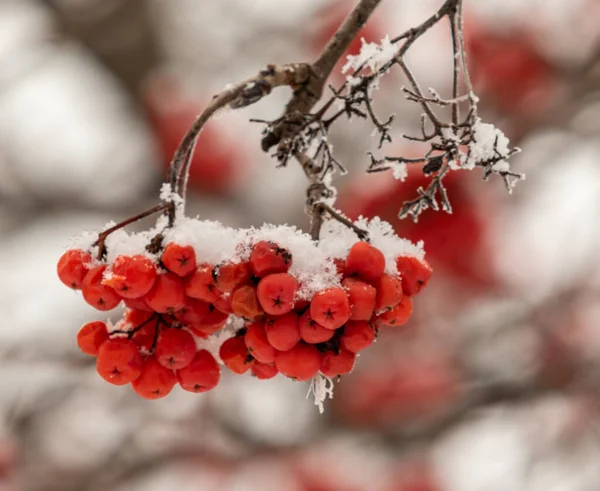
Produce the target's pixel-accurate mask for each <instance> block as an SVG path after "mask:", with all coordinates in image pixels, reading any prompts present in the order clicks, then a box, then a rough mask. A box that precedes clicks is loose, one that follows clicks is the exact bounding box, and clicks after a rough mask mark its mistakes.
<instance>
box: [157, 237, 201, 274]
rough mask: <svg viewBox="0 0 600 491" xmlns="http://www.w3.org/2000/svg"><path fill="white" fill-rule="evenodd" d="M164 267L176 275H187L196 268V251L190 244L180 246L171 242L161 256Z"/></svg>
mask: <svg viewBox="0 0 600 491" xmlns="http://www.w3.org/2000/svg"><path fill="white" fill-rule="evenodd" d="M161 262H162V264H163V266H164V267H165V268H167V269H168V270H169V271H171V273H175V274H176V275H177V276H181V277H183V276H187V275H189V274H192V273H193V272H194V271H195V270H196V251H195V250H194V248H193V247H192V246H189V245H187V246H182V245H179V244H177V243H175V242H171V243H170V244H168V245H167V247H165V250H164V251H163V253H162V256H161Z"/></svg>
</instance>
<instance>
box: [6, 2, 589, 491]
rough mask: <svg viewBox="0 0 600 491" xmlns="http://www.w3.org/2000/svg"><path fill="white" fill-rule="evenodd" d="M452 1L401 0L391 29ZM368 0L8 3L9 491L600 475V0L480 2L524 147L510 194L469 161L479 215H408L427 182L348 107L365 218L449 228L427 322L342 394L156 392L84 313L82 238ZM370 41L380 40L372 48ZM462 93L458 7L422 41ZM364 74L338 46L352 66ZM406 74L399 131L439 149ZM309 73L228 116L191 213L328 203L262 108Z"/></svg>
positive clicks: (288, 213)
mask: <svg viewBox="0 0 600 491" xmlns="http://www.w3.org/2000/svg"><path fill="white" fill-rule="evenodd" d="M441 3H442V2H441V0H430V1H415V0H393V1H389V2H383V4H382V6H381V7H380V10H379V11H378V12H377V14H376V15H374V16H373V17H372V19H371V20H370V21H369V23H368V25H367V26H366V27H365V28H364V30H363V31H362V32H361V36H363V37H364V38H365V39H366V40H367V41H375V42H379V41H380V40H381V39H382V38H383V37H384V36H385V35H386V34H388V33H389V34H390V36H391V37H393V36H394V35H397V34H399V33H401V32H402V31H403V30H404V29H406V28H409V27H411V26H413V25H416V24H417V23H419V22H420V21H421V20H423V19H424V18H425V17H426V16H428V15H430V14H431V13H433V12H434V11H435V10H436V9H437V8H438V7H439V5H441ZM354 4H355V1H353V0H284V1H282V0H279V1H277V0H254V1H252V2H249V1H247V0H45V1H42V0H0V263H1V265H2V266H1V268H0V273H1V277H2V281H1V283H0V305H1V307H2V310H1V311H2V314H3V315H2V322H1V324H0V490H1V491H37V490H44V491H54V490H56V491H88V490H89V491H95V490H103V491H107V490H111V491H112V490H115V491H122V490H144V491H162V490H165V491H168V490H173V489H177V490H178V491H188V490H190V491H192V490H198V491H259V490H260V491H265V490H266V491H276V490H277V491H279V490H284V491H288V490H289V491H363V490H364V491H496V490H497V491H506V490H511V491H521V490H523V491H597V490H598V489H600V466H599V465H598V462H599V459H600V433H599V430H600V426H599V423H600V261H599V259H598V256H599V253H600V1H598V0H570V1H568V2H567V1H564V0H485V1H480V0H465V2H464V4H465V23H466V38H467V50H468V59H469V61H470V68H471V74H472V77H473V80H474V82H475V87H476V91H477V93H478V95H479V96H480V98H481V104H480V112H481V115H482V117H483V118H484V120H485V121H486V122H491V123H494V124H495V125H496V126H498V127H499V128H501V129H502V130H503V131H504V132H505V133H506V134H507V135H508V136H509V137H510V139H511V141H512V143H513V144H514V145H516V146H519V147H521V148H522V149H523V152H522V153H521V154H520V155H518V156H517V157H516V158H515V159H514V161H513V164H512V165H513V168H514V169H515V170H516V171H518V172H525V173H526V174H527V180H526V181H525V182H522V183H519V184H518V185H517V188H516V190H515V193H514V194H513V195H512V196H508V195H507V193H506V191H505V190H504V187H503V185H502V182H501V180H500V179H498V180H494V179H492V180H490V182H483V181H482V180H481V175H480V174H479V173H478V171H477V170H476V171H474V172H460V173H454V174H452V175H451V176H450V177H449V178H448V179H447V186H448V191H449V197H450V201H451V202H452V205H453V207H454V214H452V215H446V214H443V213H436V212H433V211H431V210H428V211H426V212H425V214H424V215H422V216H421V219H420V220H419V222H418V223H417V224H414V223H412V222H410V221H408V220H404V221H398V220H397V219H396V218H395V214H396V212H397V211H398V209H399V208H400V205H401V203H402V201H403V200H405V199H409V198H412V197H414V196H415V192H416V188H417V187H418V186H419V185H422V184H424V182H425V181H424V179H423V178H422V177H421V176H422V174H421V172H420V170H419V169H417V168H414V169H412V170H411V172H410V173H409V177H408V179H407V181H406V182H404V183H402V182H400V181H395V180H394V179H393V178H392V176H391V175H387V174H379V175H366V174H365V173H364V169H366V167H367V165H368V157H366V155H365V152H366V151H368V150H373V149H374V148H375V147H376V144H377V141H376V139H375V138H372V137H371V136H370V135H371V131H372V128H370V127H369V126H368V125H366V124H364V123H362V122H361V121H358V120H353V121H352V122H349V123H348V122H345V121H343V122H340V124H338V126H335V127H334V128H333V132H332V142H333V144H334V147H335V151H336V153H337V155H338V157H339V158H340V160H341V161H342V162H344V164H346V165H347V166H348V167H349V168H350V169H351V170H352V172H350V173H349V175H348V176H344V177H343V178H340V179H339V180H338V181H337V186H338V190H339V201H338V205H339V206H340V208H341V209H342V210H344V211H345V212H346V213H347V214H349V215H350V216H352V217H358V215H361V214H362V215H368V216H375V215H379V216H381V217H383V218H384V219H387V220H389V221H391V222H392V223H393V224H394V226H395V227H396V229H397V231H398V233H399V234H401V235H402V236H405V237H408V238H410V239H411V240H424V241H425V250H426V251H427V258H428V259H429V260H430V262H431V263H432V265H433V267H434V269H435V274H434V277H433V279H432V281H431V283H430V286H429V287H428V289H427V290H426V291H425V292H424V293H423V294H422V295H421V296H420V297H419V298H418V301H417V302H416V303H415V313H414V315H413V317H412V318H411V320H410V321H409V323H408V324H407V325H406V326H404V327H402V328H398V329H395V330H394V329H389V330H387V331H383V332H381V334H380V337H379V342H377V343H376V344H375V345H374V346H373V347H371V348H370V349H369V350H367V351H366V352H365V353H364V354H363V355H362V356H361V357H360V359H359V361H358V363H357V367H356V368H355V370H354V372H353V373H352V374H351V375H349V376H346V377H344V378H343V379H342V380H341V382H340V383H338V384H336V393H335V398H334V400H333V401H328V402H327V404H326V411H325V414H323V415H320V414H319V413H318V411H317V409H316V408H315V407H314V406H313V405H312V402H311V401H307V400H305V396H306V393H307V390H308V386H307V385H306V384H301V383H294V382H291V381H289V380H285V379H283V378H279V377H278V378H276V379H273V380H270V381H259V380H256V379H253V378H251V377H239V376H231V377H228V376H227V375H228V374H224V377H223V381H222V382H221V384H220V385H219V387H217V389H216V390H214V391H212V392H211V393H209V394H205V395H195V394H189V393H184V392H183V391H181V390H177V389H176V390H174V391H173V392H172V393H171V395H170V396H169V397H167V398H166V399H164V400H160V401H145V400H141V399H139V398H138V397H137V396H135V395H134V394H133V392H132V391H131V390H130V389H129V388H127V387H121V388H117V387H112V386H109V385H108V384H106V383H105V382H103V381H102V380H101V379H100V378H99V377H98V376H97V375H96V373H95V370H94V364H93V363H94V360H93V359H92V358H88V357H85V355H82V354H80V353H79V352H78V350H77V347H76V343H75V334H76V332H77V330H78V329H79V327H80V326H81V324H82V323H84V322H86V321H88V320H92V319H95V318H97V317H98V314H97V313H95V312H94V311H93V310H92V309H91V307H87V306H86V304H85V303H84V302H82V301H81V298H80V297H79V295H78V294H77V293H74V292H70V291H68V290H67V289H66V288H64V287H63V286H62V284H60V282H59V281H58V279H57V278H56V272H55V267H56V261H57V259H58V257H59V256H60V254H61V253H62V251H63V250H64V247H65V246H66V244H67V241H68V239H69V237H70V236H72V235H74V234H78V233H80V232H81V231H83V230H95V229H98V228H99V227H101V226H102V225H103V224H104V223H106V222H107V221H109V220H117V221H118V220H119V219H122V218H125V217H128V216H130V215H132V214H135V213H137V212H139V211H142V210H144V209H146V208H148V207H149V206H152V205H153V204H155V203H156V201H157V193H158V189H159V187H160V183H161V180H162V178H163V176H164V172H165V169H166V166H167V164H168V161H169V159H170V157H171V155H172V153H173V152H174V150H175V148H176V146H177V144H178V142H179V139H180V138H181V136H182V135H183V133H184V132H185V131H186V129H187V126H188V125H189V124H190V122H191V121H192V120H193V118H194V116H195V115H196V114H197V113H198V112H199V111H200V110H201V109H202V108H203V105H204V104H205V103H206V101H207V100H209V99H210V97H211V96H212V95H213V94H214V93H215V92H216V91H218V90H220V89H221V88H223V87H224V86H225V85H226V84H227V83H233V82H236V81H239V80H241V79H243V78H246V77H248V76H252V75H254V74H255V73H256V72H257V70H259V69H260V68H262V67H264V66H265V65H266V64H267V63H286V62H294V61H304V60H310V59H312V58H314V57H315V56H316V55H317V53H318V52H319V50H320V49H321V48H322V47H323V45H324V44H325V43H326V41H327V39H328V38H329V36H330V35H331V34H332V33H333V32H334V30H335V29H336V27H337V26H338V25H339V24H340V23H341V22H342V20H343V19H344V17H345V15H346V14H347V12H348V11H349V10H350V9H351V8H352V7H353V5H354ZM359 49H360V41H359V40H358V39H357V40H356V42H355V43H353V45H352V47H351V49H350V52H351V53H355V52H357V51H358V50H359ZM408 62H409V64H410V66H411V67H412V68H413V70H414V72H415V73H416V75H417V76H418V78H419V80H420V81H421V83H422V85H424V86H432V87H435V89H436V90H437V91H438V92H439V93H440V94H442V95H443V94H449V91H450V85H449V84H450V77H449V74H450V70H451V62H452V60H451V48H450V38H449V30H448V29H447V26H439V27H438V28H436V29H434V30H432V31H431V32H429V33H428V34H427V35H426V36H425V37H423V38H422V39H420V40H419V41H418V42H417V43H416V44H415V45H414V48H412V49H411V51H410V54H409V56H408ZM340 80H342V77H341V75H340V73H339V70H338V71H337V72H336V73H335V74H334V75H333V77H332V82H333V83H338V84H339V81H340ZM404 82H405V81H404V80H403V79H402V76H401V74H400V73H399V72H393V73H390V74H389V75H387V76H386V77H385V78H384V79H383V80H382V83H381V87H380V89H379V90H378V91H377V92H376V94H375V100H376V108H378V109H379V111H381V115H382V117H383V116H385V117H387V115H388V113H389V112H390V111H392V112H395V113H396V114H397V116H396V120H395V123H394V125H395V126H394V135H395V136H396V138H395V139H394V142H393V143H391V144H388V145H387V146H386V147H385V148H384V152H385V154H386V155H404V156H407V157H410V156H411V155H413V156H414V155H419V152H421V151H422V149H421V148H418V147H413V146H411V144H410V143H409V142H408V141H403V140H402V138H401V135H402V134H403V133H407V134H417V133H418V131H419V112H420V111H419V108H417V107H412V105H411V104H408V103H407V102H406V101H404V100H403V97H402V93H401V92H400V87H401V86H402V84H403V83H404ZM288 97H289V92H288V91H287V89H277V90H276V91H275V92H274V93H273V94H272V95H271V96H269V97H268V98H266V99H265V100H263V101H261V102H260V103H259V104H257V105H256V106H252V107H250V108H248V109H244V110H243V111H239V112H235V113H227V114H224V115H222V116H221V117H219V118H217V119H216V120H214V121H212V122H211V123H210V124H209V125H208V127H207V128H206V130H205V131H204V132H203V133H202V136H201V138H200V142H199V145H198V147H197V151H196V156H195V157H194V163H193V166H192V170H191V177H190V190H189V203H188V212H189V214H191V215H195V214H199V215H200V216H201V217H202V218H208V219H216V220H221V221H223V222H224V223H226V224H227V225H231V226H249V225H261V224H262V223H263V222H273V223H290V224H295V225H298V226H299V227H303V228H306V226H307V219H306V217H305V215H304V212H303V207H304V193H305V181H304V177H303V174H302V172H301V171H300V169H299V168H297V167H294V166H293V165H290V167H289V168H284V169H276V168H275V163H274V161H273V160H271V159H270V157H269V156H268V155H266V154H264V153H262V152H261V150H260V145H259V142H260V132H261V128H260V126H259V125H256V124H252V123H249V122H248V119H249V118H251V117H253V118H265V119H274V118H276V117H278V116H279V115H280V113H281V111H282V108H283V106H284V104H285V102H286V101H287V99H288Z"/></svg>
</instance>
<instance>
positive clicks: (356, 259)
mask: <svg viewBox="0 0 600 491" xmlns="http://www.w3.org/2000/svg"><path fill="white" fill-rule="evenodd" d="M384 270H385V257H384V255H383V253H382V252H381V251H380V250H379V249H377V248H376V247H373V246H372V245H371V244H368V243H367V242H357V243H356V244H354V245H353V246H352V247H351V248H350V251H349V252H348V257H347V258H346V275H348V276H355V275H356V276H359V277H360V278H362V279H363V280H366V281H375V280H376V279H378V278H379V277H380V276H381V275H382V274H383V272H384Z"/></svg>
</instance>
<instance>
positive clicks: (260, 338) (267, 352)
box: [244, 322, 275, 363]
mask: <svg viewBox="0 0 600 491" xmlns="http://www.w3.org/2000/svg"><path fill="white" fill-rule="evenodd" d="M244 341H245V343H246V347H247V348H248V351H249V353H250V354H251V355H252V356H253V357H254V358H256V359H257V360H258V361H259V362H261V363H273V361H274V360H275V348H273V346H271V344H270V343H269V341H268V339H267V334H266V332H265V328H264V323H263V322H254V323H252V324H250V325H249V326H248V328H247V330H246V334H245V335H244Z"/></svg>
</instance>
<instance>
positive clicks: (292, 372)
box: [58, 217, 431, 399]
mask: <svg viewBox="0 0 600 491" xmlns="http://www.w3.org/2000/svg"><path fill="white" fill-rule="evenodd" d="M357 227H361V228H362V229H364V230H365V232H366V233H367V234H368V235H369V238H370V242H366V241H361V240H359V239H358V237H357V235H356V234H355V233H354V232H353V231H352V230H351V229H348V228H346V227H345V226H343V225H341V224H339V223H337V222H328V223H326V224H325V226H324V227H323V230H322V232H321V239H320V240H319V241H318V242H317V241H313V240H312V239H311V238H310V237H309V236H308V235H307V234H304V233H302V232H300V231H298V230H296V229H295V228H293V227H288V226H273V225H265V226H263V227H262V228H260V229H249V230H234V229H231V228H228V227H224V226H222V225H221V224H218V223H215V222H208V221H199V220H194V219H189V218H185V217H180V218H179V219H178V220H177V221H176V222H175V224H174V225H171V226H168V227H165V226H164V224H163V223H161V221H160V220H159V223H158V224H157V226H156V228H154V229H152V230H150V231H147V232H142V233H138V234H131V235H130V234H127V233H125V232H124V231H123V230H118V231H116V232H115V233H113V234H111V235H110V236H108V237H107V238H106V242H105V243H104V244H102V246H103V247H102V251H100V250H99V248H98V241H97V240H96V241H95V242H94V241H92V240H90V237H91V236H89V235H86V236H83V237H80V238H78V239H77V241H76V242H75V245H76V247H72V248H70V249H69V250H67V252H65V253H64V254H63V256H62V257H61V258H60V260H59V262H58V275H59V277H60V279H61V281H62V282H63V283H64V284H65V285H67V286H68V287H70V288H73V289H77V290H81V292H82V294H83V298H84V299H85V301H86V302H88V303H89V304H90V305H92V306H93V307H95V308H96V309H98V310H101V311H108V310H112V309H114V308H116V307H118V306H119V305H120V304H121V303H123V304H124V306H125V313H124V314H123V316H122V318H121V319H120V320H119V321H118V322H116V323H115V324H112V323H110V322H107V323H105V322H102V321H95V322H90V323H88V324H85V325H84V326H83V327H82V328H81V330H80V331H79V334H78V335H77V342H78V345H79V347H80V349H81V350H82V351H83V352H84V353H87V354H89V355H93V356H96V357H97V358H96V367H97V371H98V373H99V374H100V376H101V377H102V378H104V379H105V380H106V381H108V382H110V383H112V384H115V385H125V384H128V383H131V385H132V387H133V390H134V391H135V392H136V393H137V394H139V395H140V396H141V397H144V398H148V399H157V398H160V397H164V396H165V395H167V394H168V393H169V392H170V391H171V390H172V389H173V387H174V386H175V385H176V384H177V383H179V385H180V386H181V387H182V388H183V389H184V390H188V391H191V392H205V391H208V390H210V389H212V388H214V387H215V386H216V385H217V384H218V383H219V379H220V367H219V364H220V363H222V364H224V365H225V366H226V367H227V368H228V369H229V370H231V371H232V372H234V373H237V374H244V373H246V372H251V373H252V374H253V375H254V376H256V377H257V378H259V379H269V378H272V377H275V376H276V375H277V374H278V373H281V374H283V375H284V376H286V377H289V378H291V379H294V380H298V381H305V380H310V379H312V378H313V377H315V376H324V377H327V378H330V379H331V378H333V377H337V376H340V375H344V374H347V373H349V372H350V371H351V370H352V368H353V367H354V362H355V359H356V356H357V354H358V353H359V352H360V351H361V350H363V349H365V348H367V347H368V346H369V345H370V344H371V343H373V341H374V340H375V337H376V334H377V332H378V329H379V328H384V327H388V326H392V327H393V326H400V325H402V324H404V323H405V322H406V321H407V320H408V318H409V316H410V314H411V312H412V297H413V296H414V295H416V294H417V293H419V292H420V291H421V289H422V288H423V287H424V286H425V285H426V284H427V282H428V280H429V277H430V275H431V268H430V267H429V265H428V263H427V262H426V261H425V259H424V258H423V251H422V249H421V247H420V246H416V245H414V244H412V243H410V242H409V241H406V240H403V239H400V238H398V237H397V236H396V235H395V234H394V232H393V230H392V228H391V226H390V225H389V224H387V223H386V222H382V221H380V220H378V219H375V220H372V221H371V222H368V221H366V220H360V221H358V222H357ZM94 237H96V238H97V235H96V236H94ZM157 238H158V240H157ZM90 244H92V245H90ZM157 244H158V246H157ZM95 258H98V259H95Z"/></svg>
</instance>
